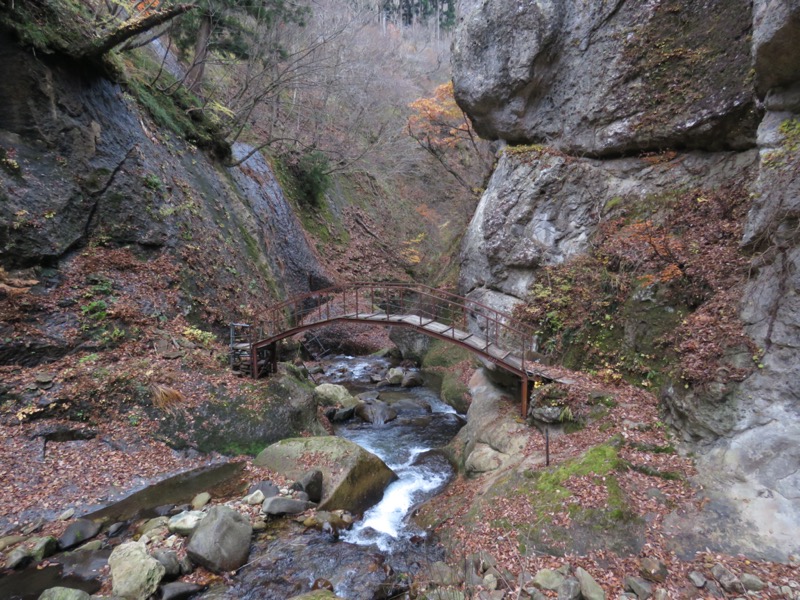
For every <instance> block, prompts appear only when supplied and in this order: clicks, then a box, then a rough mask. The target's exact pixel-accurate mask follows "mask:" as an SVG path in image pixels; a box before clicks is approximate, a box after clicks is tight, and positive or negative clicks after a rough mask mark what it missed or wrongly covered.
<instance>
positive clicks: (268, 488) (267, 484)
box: [247, 481, 280, 499]
mask: <svg viewBox="0 0 800 600" xmlns="http://www.w3.org/2000/svg"><path fill="white" fill-rule="evenodd" d="M255 491H260V492H261V493H262V494H264V499H267V498H272V497H273V496H277V495H278V494H280V490H279V489H278V486H277V485H275V484H274V483H272V482H271V481H259V482H258V483H254V484H253V485H251V486H250V488H249V489H248V490H247V493H248V494H252V493H253V492H255Z"/></svg>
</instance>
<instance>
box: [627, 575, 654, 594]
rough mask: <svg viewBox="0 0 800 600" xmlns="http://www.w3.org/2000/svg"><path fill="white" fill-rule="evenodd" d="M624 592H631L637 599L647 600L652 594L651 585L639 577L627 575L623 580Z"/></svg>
mask: <svg viewBox="0 0 800 600" xmlns="http://www.w3.org/2000/svg"><path fill="white" fill-rule="evenodd" d="M623 586H624V589H625V591H626V592H633V593H634V594H636V597H637V598H638V599H639V600H647V598H649V597H650V596H652V595H653V586H652V585H650V584H649V583H647V581H645V580H644V579H642V578H641V577H632V576H628V577H626V578H625V579H624V580H623Z"/></svg>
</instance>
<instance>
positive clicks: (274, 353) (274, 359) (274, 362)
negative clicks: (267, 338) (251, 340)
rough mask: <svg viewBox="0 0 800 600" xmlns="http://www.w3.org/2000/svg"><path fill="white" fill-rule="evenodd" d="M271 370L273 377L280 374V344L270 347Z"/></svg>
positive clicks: (275, 343)
mask: <svg viewBox="0 0 800 600" xmlns="http://www.w3.org/2000/svg"><path fill="white" fill-rule="evenodd" d="M269 363H270V364H269V368H270V373H272V374H273V375H274V374H275V373H277V372H278V342H272V343H271V344H270V345H269Z"/></svg>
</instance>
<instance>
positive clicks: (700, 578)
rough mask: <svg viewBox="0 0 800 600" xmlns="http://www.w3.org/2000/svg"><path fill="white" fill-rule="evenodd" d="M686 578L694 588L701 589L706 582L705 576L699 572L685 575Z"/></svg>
mask: <svg viewBox="0 0 800 600" xmlns="http://www.w3.org/2000/svg"><path fill="white" fill-rule="evenodd" d="M686 577H687V579H688V580H689V581H690V582H691V583H692V585H693V586H694V587H696V588H702V587H703V586H704V585H705V584H706V581H707V579H706V577H705V575H703V574H702V573H700V572H699V571H691V572H690V573H689V575H687V576H686Z"/></svg>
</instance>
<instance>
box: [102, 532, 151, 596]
mask: <svg viewBox="0 0 800 600" xmlns="http://www.w3.org/2000/svg"><path fill="white" fill-rule="evenodd" d="M108 564H109V566H110V567H111V583H112V590H113V592H114V595H115V596H121V597H122V598H126V599H128V600H146V599H147V598H149V597H150V595H151V594H152V593H153V592H155V591H156V589H157V588H158V584H159V583H160V582H161V578H162V577H163V576H164V566H163V565H162V564H161V563H160V562H158V561H157V560H156V559H155V558H153V557H152V556H149V555H148V554H147V548H146V547H145V545H144V544H143V543H141V542H127V543H125V544H120V545H119V546H117V547H116V548H114V551H113V552H112V553H111V556H110V557H109V558H108Z"/></svg>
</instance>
